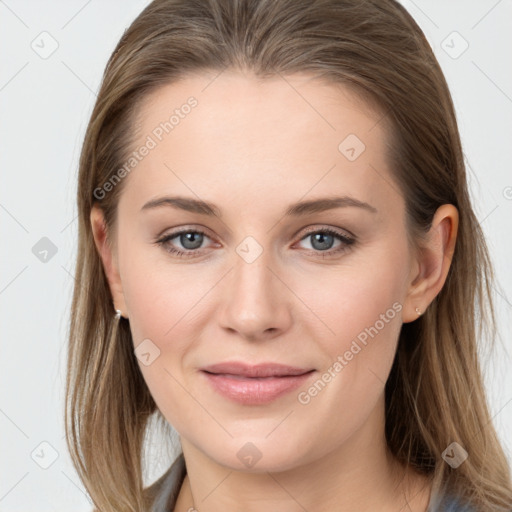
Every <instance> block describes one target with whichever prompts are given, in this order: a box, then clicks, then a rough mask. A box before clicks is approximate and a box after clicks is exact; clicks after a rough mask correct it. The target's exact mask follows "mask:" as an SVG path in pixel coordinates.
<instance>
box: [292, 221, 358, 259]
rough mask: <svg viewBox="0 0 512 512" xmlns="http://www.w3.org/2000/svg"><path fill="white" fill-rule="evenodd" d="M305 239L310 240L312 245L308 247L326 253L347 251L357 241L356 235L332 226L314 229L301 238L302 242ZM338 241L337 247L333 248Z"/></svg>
mask: <svg viewBox="0 0 512 512" xmlns="http://www.w3.org/2000/svg"><path fill="white" fill-rule="evenodd" d="M305 240H309V242H310V246H311V247H310V248H307V249H310V250H311V251H313V252H316V253H326V254H325V255H332V254H337V253H339V252H342V251H345V250H347V249H348V247H349V246H350V245H352V244H354V243H355V238H354V237H352V236H349V235H347V234H345V233H342V232H339V231H337V230H334V229H331V228H322V229H318V228H317V229H312V230H310V231H309V232H308V234H307V235H306V236H305V237H303V238H302V239H301V242H302V241H305ZM336 241H338V245H337V247H336V248H335V249H332V247H333V246H334V244H335V243H336ZM322 256H324V254H322Z"/></svg>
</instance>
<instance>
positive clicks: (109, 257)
mask: <svg viewBox="0 0 512 512" xmlns="http://www.w3.org/2000/svg"><path fill="white" fill-rule="evenodd" d="M90 219H91V225H92V233H93V236H94V243H95V244H96V248H97V250H98V253H99V255H100V258H101V261H102V263H103V268H104V270H105V275H106V276H107V280H108V284H109V287H110V293H111V294H112V298H113V299H114V305H113V308H114V309H119V310H120V311H121V314H122V316H123V317H124V318H127V317H128V316H127V312H128V310H127V307H126V303H125V301H124V294H123V287H122V284H121V277H120V275H119V267H118V262H117V254H116V252H115V251H114V250H113V249H112V247H111V245H110V243H109V241H108V239H107V228H106V223H105V217H104V215H103V210H101V208H99V207H98V206H97V205H93V207H92V209H91V216H90ZM112 314H114V311H112Z"/></svg>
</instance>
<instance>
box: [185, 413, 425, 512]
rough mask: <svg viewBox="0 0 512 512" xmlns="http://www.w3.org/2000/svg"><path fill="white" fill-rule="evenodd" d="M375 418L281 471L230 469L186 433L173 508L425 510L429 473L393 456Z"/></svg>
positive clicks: (215, 511)
mask: <svg viewBox="0 0 512 512" xmlns="http://www.w3.org/2000/svg"><path fill="white" fill-rule="evenodd" d="M377 409H378V408H377ZM372 423H373V422H372V421H368V422H367V423H366V424H365V425H364V426H363V427H362V428H361V429H360V430H359V431H358V432H357V433H355V434H354V435H353V436H352V437H351V438H350V439H347V440H346V442H344V443H343V444H341V445H340V446H339V447H337V448H336V449H334V450H331V451H330V452H328V453H327V454H325V455H323V456H320V457H318V458H315V459H313V460H310V461H306V462H304V463H303V464H297V465H295V466H294V467H293V468H291V469H287V470H284V471H279V472H275V471H274V472H268V471H262V472H259V473H248V472H243V471H238V470H235V469H231V468H229V467H226V466H223V465H220V464H218V463H217V462H215V461H214V460H212V458H210V457H208V456H207V455H206V454H205V453H204V452H202V451H200V450H198V449H197V448H196V447H195V446H194V445H193V444H191V443H189V442H188V441H187V440H185V439H182V447H183V454H184V457H185V461H186V466H187V476H186V477H185V480H184V482H183V486H182V488H181V491H180V494H179V496H178V500H177V502H176V507H175V511H176V512H181V511H187V510H189V509H195V510H197V511H198V512H221V511H222V512H231V511H233V512H234V511H237V510H244V511H245V512H261V511H264V510H279V511H280V512H296V511H298V510H315V511H318V512H328V511H333V510H336V511H337V512H353V511H354V510H358V511H359V512H366V511H368V512H370V511H375V510H379V511H382V512H387V511H390V512H391V511H392V512H396V511H397V510H407V511H409V512H410V511H413V512H424V511H425V510H426V509H427V506H428V501H429V491H430V489H429V485H428V481H427V479H426V478H424V477H422V476H420V475H418V474H416V473H414V472H413V471H412V470H411V469H410V468H405V467H403V466H402V465H400V464H399V463H398V462H397V461H396V460H395V459H394V457H393V456H392V455H391V453H390V452H389V450H388V448H387V445H386V442H385V438H384V428H382V429H381V430H380V435H378V436H377V435H375V432H374V431H373V432H371V431H370V430H371V429H374V423H373V426H372ZM372 434H373V435H372Z"/></svg>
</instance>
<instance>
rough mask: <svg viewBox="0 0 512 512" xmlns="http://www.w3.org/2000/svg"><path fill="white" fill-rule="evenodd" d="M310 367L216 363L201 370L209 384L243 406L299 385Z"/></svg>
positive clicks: (267, 400)
mask: <svg viewBox="0 0 512 512" xmlns="http://www.w3.org/2000/svg"><path fill="white" fill-rule="evenodd" d="M314 371H315V370H314V369H311V368H297V367H295V366H288V365H282V364H277V363H263V364H258V365H248V364H246V363H241V362H230V363H219V364H214V365H210V366H207V367H205V368H201V372H202V373H203V375H205V377H206V378H207V380H208V382H209V383H210V385H211V386H212V387H213V388H214V389H215V391H217V392H218V393H220V394H221V395H223V396H224V397H226V398H229V399H231V400H234V401H235V402H238V403H241V404H244V405H261V404H266V403H269V402H272V401H273V400H275V399H277V398H278V397H280V396H281V395H283V394H285V393H289V392H291V391H293V390H294V389H296V388H298V387H299V386H301V385H302V384H303V383H304V382H305V381H306V380H307V379H309V378H310V377H311V374H312V373H313V372H314Z"/></svg>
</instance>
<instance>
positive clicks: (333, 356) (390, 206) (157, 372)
mask: <svg viewBox="0 0 512 512" xmlns="http://www.w3.org/2000/svg"><path fill="white" fill-rule="evenodd" d="M191 97H193V99H190V98H191ZM187 101H188V102H187ZM186 105H188V107H187V106H186ZM172 115H174V118H171V116H172ZM166 123H167V124H166ZM135 129H136V134H137V140H136V143H135V145H134V147H133V151H136V154H135V155H132V156H133V158H135V159H136V164H135V161H134V160H133V161H131V164H133V165H132V166H131V167H130V165H128V166H127V168H126V169H129V171H127V176H126V177H124V178H123V179H125V180H126V183H124V186H125V188H124V190H123V192H122V195H121V198H120V202H119V207H118V208H119V209H118V226H117V233H116V237H117V238H116V244H117V245H116V249H117V252H116V254H117V256H116V257H117V259H116V262H117V263H116V264H117V269H118V271H119V276H120V287H119V292H116V293H117V298H116V305H117V306H118V307H120V306H121V307H122V309H123V315H125V316H127V317H128V318H129V322H130V327H131V332H132V334H133V341H134V346H135V348H136V349H137V350H136V354H137V356H138V362H139V366H140V369H141V371H142V373H143V375H144V378H145V380H146V382H147V385H148V387H149V390H150V392H151V394H152V395H153V397H154V399H155V401H156V403H157V405H158V408H159V409H160V411H161V412H162V414H163V415H164V416H165V418H166V419H167V420H168V421H169V422H170V423H171V424H172V425H173V426H174V427H175V429H176V430H177V431H178V433H179V434H180V436H181V438H182V442H187V443H190V444H191V445H193V446H194V447H195V448H196V449H198V450H200V451H201V452H203V453H204V454H205V455H206V456H208V457H209V458H211V459H213V460H215V461H218V462H219V463H221V464H223V465H226V466H228V467H232V468H238V469H243V468H249V469H250V468H251V467H252V465H253V464H255V462H256V464H255V470H273V471H277V470H284V469H287V468H290V467H294V466H296V465H299V464H302V463H306V462H308V461H312V460H314V459H316V458H319V457H321V456H323V455H326V454H328V453H329V452H332V451H333V450H335V449H342V448H343V446H344V445H345V446H346V445H348V444H349V441H350V440H352V441H355V440H356V439H357V438H358V436H360V435H361V433H362V432H367V433H370V432H379V433H380V432H382V429H383V421H384V409H383V404H384V394H383V393H384V385H385V382H386V379H387V377H388V374H389V371H390V368H391V365H392V362H393V357H394V354H395V349H396V345H397V339H398V335H399V331H400V327H401V325H402V322H403V321H410V320H411V318H406V317H407V315H409V313H408V312H409V311H410V310H411V307H413V306H411V304H409V302H410V301H408V293H409V290H410V286H411V282H412V280H413V278H414V275H415V273H416V272H417V266H416V263H415V259H414V257H413V253H412V249H411V248H410V247H409V245H408V242H407V236H406V221H405V208H404V199H403V197H402V195H401V194H400V192H399V189H398V186H397V185H396V183H395V182H394V180H393V178H392V174H391V169H390V168H389V166H388V162H387V158H386V142H385V132H384V131H383V130H384V129H383V127H382V123H379V117H378V116H377V115H376V114H372V113H371V112H370V111H369V110H368V109H367V108H365V106H364V104H362V103H360V102H359V101H357V100H356V97H355V96H353V95H352V94H351V93H350V92H349V90H348V89H344V88H341V87H335V86H333V85H328V84H326V83H325V82H320V81H318V80H313V79H311V78H310V77H308V76H307V75H294V76H288V77H286V79H284V78H281V77H277V78H272V79H265V80H258V79H256V78H254V77H252V76H244V75H242V74H237V73H234V72H227V71H225V72H223V73H221V74H220V75H219V76H217V78H215V75H206V74H205V75H197V76H191V77H188V78H186V79H183V80H182V81H180V82H178V83H173V84H171V85H168V86H165V87H163V88H161V89H160V90H158V91H157V92H154V93H152V94H151V95H150V96H148V97H147V98H146V100H145V102H144V103H143V104H142V106H141V109H140V116H139V122H138V124H137V126H136V127H135ZM143 146H145V147H146V148H147V150H144V149H141V148H142V147H143ZM107 193H108V192H107ZM178 197H179V198H180V200H179V201H178V200H175V199H176V198H178ZM165 198H169V201H166V200H165ZM171 198H173V199H172V200H171ZM324 200H329V201H324ZM199 202H206V203H208V205H209V207H206V206H200V205H199ZM212 211H213V213H212ZM179 233H185V234H182V235H181V236H180V235H179ZM187 233H188V234H187ZM162 240H164V241H163V242H162V243H159V242H158V241H162ZM171 251H181V252H182V253H183V254H182V255H178V254H176V253H173V252H171ZM121 287H122V291H121ZM231 362H242V363H245V364H246V365H249V366H253V365H261V364H266V363H277V364H281V365H286V366H292V367H296V368H298V369H299V370H297V371H298V372H299V373H304V375H303V376H302V377H297V376H295V377H290V375H289V372H286V371H284V370H278V371H277V374H278V375H280V376H274V377H273V378H266V379H262V378H261V377H260V378H256V377H250V376H249V377H248V376H247V373H246V372H245V375H246V376H245V377H241V376H240V375H239V376H238V377H236V376H234V375H233V374H230V371H232V372H235V370H232V369H231V370H230V369H229V368H228V369H220V370H219V369H217V370H216V371H217V372H218V373H216V376H215V375H213V374H208V373H206V372H205V371H204V368H206V367H209V366H211V365H214V364H220V363H231ZM210 370H212V369H211V368H210ZM213 370H215V369H213ZM305 372H309V373H305ZM242 373H244V372H243V371H242ZM222 374H224V375H222ZM285 374H287V375H288V376H285ZM260 375H261V374H260ZM267 375H268V374H267ZM251 461H252V462H251Z"/></svg>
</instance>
